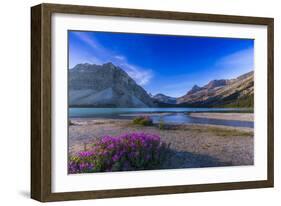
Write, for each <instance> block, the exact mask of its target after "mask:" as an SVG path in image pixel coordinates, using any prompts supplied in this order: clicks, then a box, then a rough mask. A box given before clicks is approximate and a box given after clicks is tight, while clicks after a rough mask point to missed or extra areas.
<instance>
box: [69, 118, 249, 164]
mask: <svg viewBox="0 0 281 206" xmlns="http://www.w3.org/2000/svg"><path fill="white" fill-rule="evenodd" d="M201 114H202V113H201ZM71 123H72V124H71V125H70V126H69V153H70V154H73V153H75V152H77V151H81V150H84V149H85V148H87V146H88V144H89V143H91V142H93V141H94V140H96V139H98V138H100V137H102V136H104V135H113V136H115V135H120V134H123V133H126V132H145V133H153V134H157V135H159V136H160V137H161V141H164V142H166V143H167V144H170V148H171V152H170V154H169V155H168V156H169V158H167V161H166V162H165V163H164V164H163V165H162V166H161V168H168V169H171V168H195V167H214V166H238V165H253V162H254V138H253V129H251V128H233V127H227V126H212V125H166V126H165V128H164V129H159V128H158V125H153V126H146V127H144V126H136V125H133V124H132V123H131V121H130V120H116V119H90V118H89V119H85V118H84V119H79V118H74V119H71Z"/></svg>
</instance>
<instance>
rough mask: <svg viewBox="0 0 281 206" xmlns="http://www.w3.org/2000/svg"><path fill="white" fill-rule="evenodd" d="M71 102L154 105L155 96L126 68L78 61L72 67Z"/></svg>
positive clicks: (125, 105) (82, 105)
mask: <svg viewBox="0 0 281 206" xmlns="http://www.w3.org/2000/svg"><path fill="white" fill-rule="evenodd" d="M69 105H70V106H73V107H75V106H77V107H86V106H89V107H153V106H155V105H154V103H153V100H152V98H151V97H150V96H149V95H148V94H147V92H146V91H145V90H144V89H143V88H142V87H141V86H139V85H138V84H137V83H136V82H135V81H134V80H133V79H132V78H131V77H130V76H129V75H128V74H127V73H126V72H125V71H124V70H122V69H121V68H119V67H117V66H115V65H113V64H112V63H107V64H103V65H95V64H78V65H76V66H75V67H74V68H73V69H70V70H69Z"/></svg>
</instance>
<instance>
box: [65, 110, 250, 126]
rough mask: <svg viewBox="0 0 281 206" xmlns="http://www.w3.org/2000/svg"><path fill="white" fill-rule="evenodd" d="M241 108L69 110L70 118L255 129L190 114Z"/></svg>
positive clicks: (233, 121) (241, 124)
mask: <svg viewBox="0 0 281 206" xmlns="http://www.w3.org/2000/svg"><path fill="white" fill-rule="evenodd" d="M247 110H248V109H240V108H69V117H79V118H118V119H133V118H134V117H135V116H139V115H149V116H151V118H152V119H153V122H154V123H158V122H159V120H160V119H161V120H162V121H164V122H166V123H172V124H183V123H186V124H213V125H225V126H233V127H249V128H254V122H249V121H236V120H220V119H208V118H199V117H191V116H190V115H188V113H189V112H241V111H247Z"/></svg>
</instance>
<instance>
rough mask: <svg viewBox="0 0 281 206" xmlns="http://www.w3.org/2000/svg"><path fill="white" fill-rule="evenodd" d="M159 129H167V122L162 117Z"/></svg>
mask: <svg viewBox="0 0 281 206" xmlns="http://www.w3.org/2000/svg"><path fill="white" fill-rule="evenodd" d="M159 129H165V122H164V120H163V119H162V117H161V118H160V119H159Z"/></svg>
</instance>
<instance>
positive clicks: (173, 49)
mask: <svg viewBox="0 0 281 206" xmlns="http://www.w3.org/2000/svg"><path fill="white" fill-rule="evenodd" d="M107 62H112V63H113V64H115V65H117V66H119V67H121V68H122V69H123V70H125V71H126V72H127V73H128V74H129V75H130V76H131V77H132V78H133V79H134V80H135V81H136V82H137V83H138V84H139V85H141V86H142V87H143V88H144V89H146V91H147V92H148V93H152V94H153V95H155V94H157V93H163V94H166V95H169V96H172V97H180V96H182V95H184V94H186V92H187V91H188V90H190V89H191V87H192V86H193V85H195V84H197V85H198V86H203V85H205V84H207V83H208V82H209V81H211V80H214V79H230V78H235V77H237V76H239V75H241V74H244V73H246V72H249V71H252V70H253V69H254V40H250V39H234V38H210V37H191V36H167V35H149V34H126V33H110V32H79V31H69V68H73V67H74V66H75V65H76V64H79V63H90V64H104V63H107Z"/></svg>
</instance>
